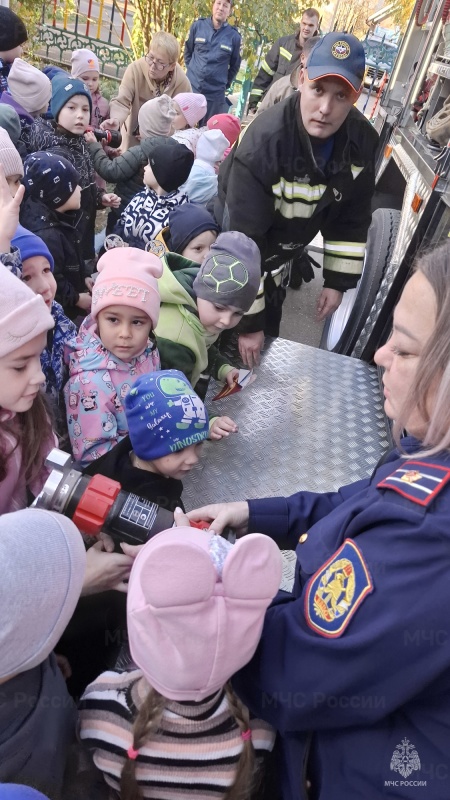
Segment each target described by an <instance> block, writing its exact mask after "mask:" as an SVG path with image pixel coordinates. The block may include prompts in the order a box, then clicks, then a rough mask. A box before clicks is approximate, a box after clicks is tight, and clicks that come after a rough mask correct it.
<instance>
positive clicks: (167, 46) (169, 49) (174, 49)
mask: <svg viewBox="0 0 450 800" xmlns="http://www.w3.org/2000/svg"><path fill="white" fill-rule="evenodd" d="M150 47H157V48H158V50H164V52H165V53H167V60H168V62H169V64H174V63H175V62H176V61H178V59H179V57H180V45H179V44H178V41H177V40H176V39H175V36H173V35H172V34H171V33H166V31H157V32H156V33H154V34H153V36H152V41H151V44H150Z"/></svg>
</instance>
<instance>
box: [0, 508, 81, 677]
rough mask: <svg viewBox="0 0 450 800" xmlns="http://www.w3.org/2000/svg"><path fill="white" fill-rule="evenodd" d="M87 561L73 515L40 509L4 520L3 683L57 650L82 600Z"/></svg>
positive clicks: (0, 551)
mask: <svg viewBox="0 0 450 800" xmlns="http://www.w3.org/2000/svg"><path fill="white" fill-rule="evenodd" d="M18 543H20V545H19V550H20V552H19V553H18V551H17V547H18ZM85 563H86V551H85V548H84V544H83V539H82V537H81V534H80V532H79V531H78V530H77V528H76V527H75V525H74V524H73V522H71V520H69V519H67V517H63V516H61V515H60V514H54V513H53V512H51V511H44V510H42V509H37V508H27V509H24V510H23V511H14V512H13V513H12V514H3V515H2V516H1V517H0V564H1V581H0V679H1V678H7V677H10V676H12V675H17V674H18V673H21V672H26V671H27V670H29V669H32V668H33V667H36V666H38V664H41V663H42V662H43V661H44V660H45V659H46V658H47V656H48V655H49V654H50V653H51V652H52V650H53V648H54V647H55V645H56V644H57V642H58V640H59V639H60V638H61V636H62V634H63V632H64V629H65V628H66V626H67V623H68V622H69V620H70V618H71V616H72V614H73V612H74V610H75V606H76V604H77V602H78V599H79V597H80V593H81V587H82V585H83V579H84V571H85Z"/></svg>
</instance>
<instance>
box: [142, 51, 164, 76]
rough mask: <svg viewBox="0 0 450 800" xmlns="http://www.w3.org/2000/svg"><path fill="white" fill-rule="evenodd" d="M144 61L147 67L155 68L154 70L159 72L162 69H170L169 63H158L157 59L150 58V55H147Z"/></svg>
mask: <svg viewBox="0 0 450 800" xmlns="http://www.w3.org/2000/svg"><path fill="white" fill-rule="evenodd" d="M145 60H146V62H147V64H148V65H149V67H156V69H159V70H161V72H162V70H163V69H166V67H170V63H169V64H163V62H162V61H159V59H157V58H155V57H154V56H152V54H151V53H147V55H146V56H145Z"/></svg>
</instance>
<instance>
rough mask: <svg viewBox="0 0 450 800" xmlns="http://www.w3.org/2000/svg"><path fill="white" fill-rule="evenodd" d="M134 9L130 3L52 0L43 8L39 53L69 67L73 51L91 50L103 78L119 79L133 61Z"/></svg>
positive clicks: (113, 0)
mask: <svg viewBox="0 0 450 800" xmlns="http://www.w3.org/2000/svg"><path fill="white" fill-rule="evenodd" d="M133 13H134V8H133V6H132V4H131V3H129V2H128V0H123V2H117V0H75V2H73V0H63V2H62V3H61V2H58V0H53V2H52V4H51V5H49V4H45V5H44V6H43V9H42V19H41V26H40V34H39V46H38V53H39V54H40V55H41V56H42V57H43V58H45V59H46V60H47V61H49V62H51V63H55V64H61V65H62V66H64V65H69V64H70V56H71V53H72V50H75V49H76V48H81V47H85V48H88V49H89V50H92V51H93V52H94V53H95V54H96V56H97V58H98V60H99V62H100V70H101V73H102V75H105V76H106V77H109V78H113V79H116V80H120V78H121V77H122V74H123V71H124V69H125V67H126V66H127V65H128V64H129V63H130V61H132V60H133V51H132V49H131V43H130V35H129V33H130V30H131V27H132V24H133Z"/></svg>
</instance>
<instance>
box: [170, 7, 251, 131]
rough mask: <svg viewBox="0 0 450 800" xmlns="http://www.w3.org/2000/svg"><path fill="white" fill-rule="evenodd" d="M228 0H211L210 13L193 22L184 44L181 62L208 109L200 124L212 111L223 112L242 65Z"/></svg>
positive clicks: (239, 37)
mask: <svg viewBox="0 0 450 800" xmlns="http://www.w3.org/2000/svg"><path fill="white" fill-rule="evenodd" d="M232 7H233V4H232V1H231V0H214V4H213V7H212V15H211V16H210V17H200V19H198V20H196V21H195V22H193V23H192V25H191V29H190V31H189V36H188V38H187V40H186V42H185V45H184V63H185V64H186V67H187V73H186V74H187V76H188V78H189V80H190V82H191V86H192V91H193V92H198V93H199V94H203V95H204V96H205V97H206V100H207V103H208V108H207V111H206V114H205V116H204V117H203V119H202V120H200V122H199V126H201V125H205V124H206V122H207V121H208V120H209V119H210V117H213V116H214V115H215V114H226V113H227V111H228V110H229V108H230V103H228V102H227V100H226V98H225V91H226V90H227V89H229V88H230V86H231V84H232V83H233V81H234V79H235V77H236V75H237V74H238V71H239V67H240V65H241V35H240V33H239V32H238V31H237V30H236V28H235V27H234V26H233V25H228V22H227V19H228V17H229V16H230V14H231V10H232Z"/></svg>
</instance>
